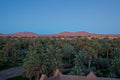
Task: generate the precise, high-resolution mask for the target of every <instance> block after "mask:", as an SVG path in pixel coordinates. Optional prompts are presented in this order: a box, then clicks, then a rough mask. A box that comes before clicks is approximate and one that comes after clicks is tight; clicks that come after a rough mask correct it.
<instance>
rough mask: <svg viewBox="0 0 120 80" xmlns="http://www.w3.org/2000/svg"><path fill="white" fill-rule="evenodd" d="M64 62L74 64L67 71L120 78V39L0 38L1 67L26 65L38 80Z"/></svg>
mask: <svg viewBox="0 0 120 80" xmlns="http://www.w3.org/2000/svg"><path fill="white" fill-rule="evenodd" d="M65 64H71V65H72V67H71V68H70V69H69V70H68V71H67V72H66V73H65V74H70V75H78V76H86V75H87V74H88V73H89V72H90V71H93V72H94V73H95V74H96V75H97V76H98V77H115V78H120V38H116V39H108V38H104V39H98V38H92V39H88V38H86V37H78V38H74V37H73V39H71V40H68V39H67V38H64V39H63V40H62V39H61V38H60V37H58V38H54V37H53V38H49V37H37V38H36V37H31V38H27V37H22V38H18V37H0V70H3V69H4V68H9V67H14V66H21V65H23V66H24V68H25V76H26V77H27V78H28V79H30V80H39V78H40V76H41V74H46V75H47V76H52V75H53V73H54V72H55V70H56V69H60V70H61V71H63V72H64V70H65V69H64V65H65Z"/></svg>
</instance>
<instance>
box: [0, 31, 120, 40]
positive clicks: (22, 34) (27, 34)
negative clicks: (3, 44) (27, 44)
mask: <svg viewBox="0 0 120 80" xmlns="http://www.w3.org/2000/svg"><path fill="white" fill-rule="evenodd" d="M0 36H11V37H38V36H50V37H51V36H54V37H60V36H62V37H77V36H86V37H97V38H104V37H109V38H117V37H120V34H93V33H88V32H84V31H81V32H60V33H58V34H36V33H32V32H18V33H13V34H0Z"/></svg>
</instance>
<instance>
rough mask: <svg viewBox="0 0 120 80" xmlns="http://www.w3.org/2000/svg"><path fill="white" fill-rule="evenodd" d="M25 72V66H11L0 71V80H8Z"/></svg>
mask: <svg viewBox="0 0 120 80" xmlns="http://www.w3.org/2000/svg"><path fill="white" fill-rule="evenodd" d="M23 72H24V68H23V67H21V66H20V67H15V68H10V69H7V70H2V71H0V80H6V79H8V78H12V77H16V76H19V75H22V74H23Z"/></svg>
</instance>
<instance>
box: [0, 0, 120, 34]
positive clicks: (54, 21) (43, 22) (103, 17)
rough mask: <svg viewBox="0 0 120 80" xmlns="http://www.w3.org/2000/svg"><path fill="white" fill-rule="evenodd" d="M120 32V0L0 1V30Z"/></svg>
mask: <svg viewBox="0 0 120 80" xmlns="http://www.w3.org/2000/svg"><path fill="white" fill-rule="evenodd" d="M63 31H70V32H76V31H87V32H90V33H102V34H109V33H114V34H120V0H0V33H5V34H8V33H15V32H34V33H38V34H54V33H59V32H63Z"/></svg>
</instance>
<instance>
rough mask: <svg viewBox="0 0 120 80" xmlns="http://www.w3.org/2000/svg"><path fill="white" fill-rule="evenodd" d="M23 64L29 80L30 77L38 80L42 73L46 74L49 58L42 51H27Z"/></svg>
mask: <svg viewBox="0 0 120 80" xmlns="http://www.w3.org/2000/svg"><path fill="white" fill-rule="evenodd" d="M23 66H24V68H25V74H26V77H28V78H30V79H31V80H32V78H35V80H39V78H40V76H41V75H42V74H48V73H47V72H48V70H47V66H49V60H48V58H47V57H46V56H45V54H43V53H42V52H41V53H37V52H36V51H28V52H27V57H26V59H25V60H24V64H23Z"/></svg>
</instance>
